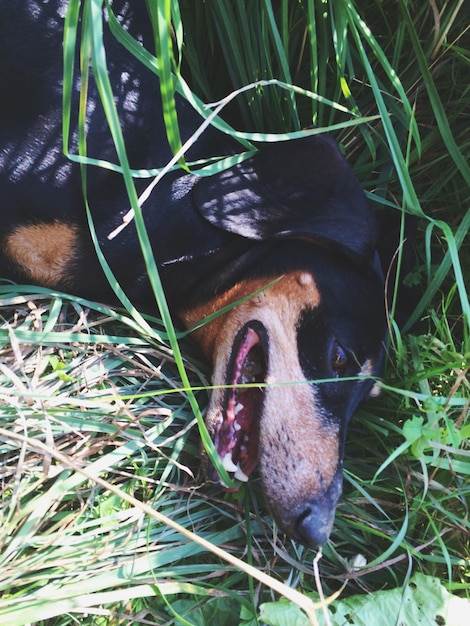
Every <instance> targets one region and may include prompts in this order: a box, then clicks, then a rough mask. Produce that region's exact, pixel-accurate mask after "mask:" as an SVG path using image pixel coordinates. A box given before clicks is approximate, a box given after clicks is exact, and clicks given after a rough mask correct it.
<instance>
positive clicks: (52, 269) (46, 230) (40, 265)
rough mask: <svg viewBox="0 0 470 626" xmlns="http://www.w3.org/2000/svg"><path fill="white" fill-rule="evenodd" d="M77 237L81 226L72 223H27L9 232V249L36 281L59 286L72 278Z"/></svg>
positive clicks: (14, 258)
mask: <svg viewBox="0 0 470 626" xmlns="http://www.w3.org/2000/svg"><path fill="white" fill-rule="evenodd" d="M77 239H78V229H77V227H75V226H73V225H70V224H64V223H63V222H52V223H50V224H45V223H41V224H27V225H25V226H18V227H17V228H16V229H15V230H14V231H13V232H12V233H11V234H10V235H9V236H8V238H7V240H6V243H5V252H6V254H7V255H8V256H9V257H10V259H11V260H12V261H14V262H15V263H16V264H17V265H18V266H19V267H20V268H21V271H22V272H24V274H25V276H27V277H28V279H30V280H31V281H32V282H34V283H37V284H40V285H43V286H45V287H58V286H60V285H64V284H67V282H68V267H69V264H70V261H71V260H72V259H73V258H74V255H75V251H76V245H77Z"/></svg>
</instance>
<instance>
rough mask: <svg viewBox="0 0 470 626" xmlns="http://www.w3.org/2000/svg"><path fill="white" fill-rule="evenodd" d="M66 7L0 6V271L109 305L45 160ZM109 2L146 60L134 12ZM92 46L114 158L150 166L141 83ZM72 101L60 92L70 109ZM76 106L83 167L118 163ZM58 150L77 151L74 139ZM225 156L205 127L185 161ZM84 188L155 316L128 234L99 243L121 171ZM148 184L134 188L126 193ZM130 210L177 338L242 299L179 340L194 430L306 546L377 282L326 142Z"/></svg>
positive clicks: (190, 127)
mask: <svg viewBox="0 0 470 626" xmlns="http://www.w3.org/2000/svg"><path fill="white" fill-rule="evenodd" d="M66 5H67V3H66V2H61V1H60V0H56V1H51V2H48V3H37V4H36V5H34V8H33V7H32V5H31V6H30V4H29V3H21V5H18V6H16V5H15V6H13V4H11V3H3V5H2V6H1V8H0V46H1V49H0V53H1V58H2V62H1V68H0V78H1V84H2V99H1V101H0V114H1V118H0V119H1V122H0V150H1V151H0V192H1V203H2V204H1V211H0V276H2V277H3V278H8V279H11V280H14V281H19V282H23V283H24V282H26V283H35V284H38V285H43V286H46V287H49V288H51V289H60V290H65V291H68V292H71V293H74V294H77V295H80V296H82V297H86V298H89V299H94V300H101V301H103V300H107V301H110V302H113V299H114V293H113V291H112V290H111V288H110V286H109V284H108V281H107V279H106V277H105V274H104V272H103V270H102V269H101V264H100V262H99V260H98V256H97V254H96V251H95V246H94V244H93V241H92V238H91V236H90V231H89V226H88V223H87V217H86V210H85V201H84V193H83V184H84V179H83V177H82V171H81V168H80V166H79V165H78V164H76V163H73V162H72V161H71V160H69V159H68V158H66V157H65V156H64V154H63V151H62V150H63V149H62V38H63V20H64V15H65V10H66ZM129 5H133V6H132V8H131V6H129ZM112 6H113V11H114V12H115V14H116V16H117V17H118V19H119V21H120V23H121V24H122V25H123V26H124V27H125V28H126V29H127V31H128V32H129V33H130V34H131V35H132V36H133V37H135V38H136V39H137V40H138V41H139V42H140V43H142V45H144V46H145V47H146V48H148V49H149V50H152V47H153V34H152V32H151V28H150V22H149V19H148V16H147V15H146V12H145V3H126V2H116V1H115V2H113V4H112ZM104 37H105V45H106V53H107V63H108V75H109V79H110V83H111V86H112V88H113V92H114V96H115V102H116V106H117V109H118V112H119V116H120V121H121V126H122V131H123V135H124V138H125V141H126V150H127V154H128V156H129V160H130V165H131V167H132V168H133V169H136V170H137V169H142V170H143V169H154V168H161V167H163V166H165V165H166V164H167V163H168V161H169V160H170V159H171V157H172V154H171V151H170V148H169V146H168V142H167V139H166V131H165V127H164V124H163V114H162V106H161V98H160V90H159V83H158V80H157V79H156V77H155V75H154V74H153V73H152V72H150V71H149V70H148V69H146V68H145V67H144V66H142V65H141V64H140V63H139V62H138V61H137V60H136V59H135V58H134V57H133V56H132V55H131V54H130V53H129V52H128V51H127V50H125V49H124V47H123V46H122V45H121V44H119V43H118V42H117V41H116V40H115V39H114V37H113V36H112V35H111V33H110V32H109V29H108V26H107V23H106V21H105V22H104ZM79 92H80V85H79V84H78V81H77V84H76V85H75V87H74V95H73V98H72V109H73V110H74V111H76V110H77V106H78V105H77V103H78V99H79ZM87 97H88V100H87V102H88V104H87V121H86V128H87V140H86V141H87V156H88V157H90V158H95V159H101V160H102V161H107V162H110V163H117V162H118V160H117V155H116V150H115V148H114V144H113V140H112V137H111V133H110V131H109V129H108V125H107V122H106V117H105V113H104V111H103V108H102V105H101V101H100V97H99V94H98V90H97V88H96V86H95V85H94V84H93V81H91V82H90V85H89V87H88V94H87ZM177 111H178V118H179V123H180V127H181V134H182V140H183V141H185V140H186V139H187V138H188V137H190V136H191V135H192V134H193V133H194V131H195V129H196V128H197V127H198V126H199V125H200V124H201V122H202V119H201V118H200V116H199V115H198V114H197V113H196V112H195V111H194V110H193V109H192V107H191V106H190V105H189V104H188V103H187V102H185V101H183V100H182V99H178V100H177ZM70 141H71V146H72V148H73V149H74V150H76V149H77V145H78V135H77V129H76V128H73V129H72V133H71V135H70ZM239 151H240V146H239V145H238V143H237V142H235V141H234V140H232V139H231V138H230V137H229V136H228V135H226V134H224V133H222V132H220V131H217V130H215V129H214V128H208V129H207V130H206V131H205V132H204V133H203V134H202V136H201V137H200V138H199V139H198V141H197V142H196V144H195V145H194V146H193V147H192V148H191V149H190V151H189V152H188V153H187V154H186V155H185V158H186V161H187V162H191V161H197V160H198V159H208V158H212V157H217V156H223V155H227V154H236V153H237V152H239ZM85 182H86V198H87V202H88V206H89V208H90V212H91V215H92V218H93V223H94V227H95V229H96V235H97V238H98V241H99V245H100V249H101V251H102V253H103V254H104V256H105V258H106V260H107V262H108V263H109V265H110V267H111V269H112V271H113V273H114V274H115V276H116V278H117V280H118V282H119V284H120V285H121V287H122V288H123V289H124V291H125V292H126V294H127V296H128V297H129V298H130V300H131V301H132V302H133V303H134V304H135V305H136V306H138V307H141V308H143V309H146V310H154V309H155V302H154V298H153V293H152V289H151V285H150V282H149V278H148V276H147V272H146V266H145V263H144V259H143V256H142V252H141V248H140V244H139V240H138V236H137V232H136V228H135V226H134V224H133V223H130V224H129V225H128V226H127V227H126V228H125V229H123V230H122V231H121V232H120V233H119V234H118V235H117V236H116V237H115V238H114V239H109V237H108V235H109V234H110V233H111V232H112V231H114V230H115V229H116V228H117V227H119V226H120V225H122V223H123V217H124V216H125V214H126V213H127V212H128V210H129V200H128V195H127V192H126V187H125V185H124V182H123V178H122V176H121V175H120V174H119V173H116V172H113V171H111V170H110V169H109V168H101V167H95V166H88V167H87V168H86V181H85ZM147 184H148V180H136V187H137V189H138V191H139V192H140V191H141V190H143V189H144V188H145V187H146V185H147ZM142 211H143V216H144V220H145V224H146V229H147V232H148V236H149V238H150V242H151V245H152V248H153V253H154V256H155V259H156V261H157V265H158V268H159V273H160V277H161V279H162V283H163V286H164V288H165V293H166V296H167V300H168V303H169V305H170V309H171V310H172V312H173V314H174V316H175V318H176V319H178V320H179V321H180V322H181V323H183V324H184V325H185V326H186V327H188V328H189V327H192V326H193V325H194V324H196V323H197V322H199V321H200V320H201V319H203V318H205V317H206V316H207V315H210V314H211V313H214V312H216V311H219V310H220V309H221V308H222V307H224V306H228V305H231V304H233V303H238V302H239V301H241V302H240V303H239V304H237V305H236V306H234V307H233V308H231V309H230V310H228V312H226V313H224V314H223V315H220V316H218V317H216V318H215V319H214V320H213V321H212V322H210V323H208V324H205V325H203V326H202V327H200V328H199V329H198V330H197V331H195V333H194V336H195V338H196V340H197V341H198V342H199V344H200V346H201V348H202V350H203V352H204V354H205V356H206V357H207V359H208V360H209V361H210V362H211V363H212V365H213V370H214V373H213V384H214V386H215V387H216V390H215V391H214V392H213V394H212V397H211V402H210V406H209V409H208V415H207V424H208V428H209V431H210V433H211V435H212V437H213V440H214V443H215V446H216V449H217V451H218V453H219V454H220V456H221V459H222V461H223V464H224V466H225V468H226V469H227V470H228V471H230V472H233V473H234V476H235V478H238V479H240V480H247V479H248V476H249V475H250V474H251V473H252V472H253V471H254V469H255V468H258V469H259V471H260V474H261V478H262V482H263V488H264V491H265V494H266V497H267V500H268V503H269V505H270V508H271V510H272V513H273V515H274V517H275V519H276V520H277V522H278V523H279V525H280V526H281V528H283V529H284V530H285V531H286V532H288V533H289V534H291V535H292V536H294V537H295V538H297V539H298V540H300V541H302V542H304V543H307V544H315V545H322V544H323V543H325V541H326V540H327V539H328V536H329V533H330V530H331V526H332V523H333V519H334V512H335V508H336V504H337V502H338V498H339V496H340V494H341V484H342V459H343V455H344V440H345V435H346V429H347V425H348V422H349V420H350V418H351V416H352V415H353V413H354V411H355V409H356V408H357V406H358V405H359V404H360V402H362V401H363V400H364V399H365V398H367V397H368V396H369V395H370V393H371V392H372V390H373V386H374V379H375V378H376V377H377V376H378V375H380V372H381V368H382V361H383V339H384V336H385V310H384V285H383V278H382V274H381V270H380V264H379V261H378V256H377V250H376V245H377V244H376V238H377V227H376V223H375V218H374V215H373V213H372V212H371V211H370V209H369V207H368V205H367V203H366V199H365V196H364V193H363V191H362V190H361V188H360V186H359V184H358V183H357V181H356V179H355V178H354V175H353V173H352V171H351V169H350V167H349V166H348V164H347V163H346V161H345V160H344V159H343V157H342V156H341V154H340V153H339V150H338V148H337V146H336V144H335V143H334V142H333V141H332V140H331V139H330V138H328V137H325V136H324V135H315V136H312V137H306V138H304V139H301V140H296V141H290V142H282V143H278V144H270V145H266V146H265V147H263V148H262V149H261V150H260V151H259V152H257V153H256V154H255V156H254V157H252V158H251V159H249V160H246V161H243V162H242V163H240V164H239V165H236V166H234V167H231V168H229V169H227V170H225V171H222V172H220V173H219V174H216V175H214V176H211V177H199V176H197V175H195V174H190V173H187V172H186V171H184V170H182V169H178V170H176V171H171V172H169V173H168V174H166V176H164V177H163V178H162V180H161V181H160V182H159V184H158V185H157V186H156V187H155V189H154V190H153V191H152V193H151V195H150V197H149V199H148V200H147V201H146V202H145V203H144V205H143V209H142ZM256 383H258V385H256ZM240 385H241V386H240ZM244 385H245V386H244ZM246 385H248V386H246ZM214 478H216V479H217V476H216V475H214Z"/></svg>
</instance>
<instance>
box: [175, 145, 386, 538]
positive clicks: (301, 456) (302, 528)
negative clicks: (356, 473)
mask: <svg viewBox="0 0 470 626" xmlns="http://www.w3.org/2000/svg"><path fill="white" fill-rule="evenodd" d="M194 197H195V202H196V204H197V206H198V208H199V210H200V211H201V213H202V214H203V215H204V217H205V218H206V219H207V220H208V221H210V222H211V223H212V224H214V225H216V226H217V227H219V228H222V229H224V230H228V231H230V232H233V233H236V234H238V235H240V236H241V237H243V238H248V239H252V240H257V241H259V245H260V246H264V247H263V253H262V254H261V255H260V254H259V253H258V254H257V256H256V262H253V263H252V264H251V266H249V267H248V268H247V267H245V269H244V271H243V272H241V273H240V275H239V279H238V280H237V281H236V282H235V283H234V284H232V285H231V286H230V288H229V289H225V290H223V291H222V293H216V294H215V296H214V297H213V298H212V299H210V300H209V301H206V302H203V303H202V304H199V306H196V307H194V308H192V309H191V310H187V311H185V312H184V313H183V314H182V318H183V320H184V321H185V323H186V324H187V325H188V326H190V325H192V324H194V323H196V322H197V321H199V320H200V319H202V318H204V317H205V316H207V315H209V314H211V313H214V312H216V311H218V310H220V309H221V308H223V307H225V306H227V305H230V304H234V303H236V304H235V306H233V308H231V309H229V310H228V311H227V312H226V313H224V314H223V315H221V316H219V317H217V318H215V319H214V320H212V321H211V322H210V323H209V324H206V325H204V326H202V327H201V328H199V330H198V331H196V333H195V336H196V339H197V340H198V341H199V342H200V344H201V346H202V348H203V350H204V351H205V353H206V355H207V356H208V358H210V359H212V362H213V367H214V371H213V385H214V387H215V390H214V391H213V394H212V398H211V402H210V406H209V410H208V414H207V425H208V428H209V431H210V433H211V435H212V437H213V440H214V443H215V447H216V449H217V451H218V453H219V455H220V457H221V459H222V462H223V465H224V467H225V468H226V469H227V470H228V471H229V472H233V474H234V477H235V478H237V479H239V480H242V481H245V480H247V479H248V476H249V475H250V474H251V472H252V471H253V470H254V469H255V467H257V468H258V469H259V472H260V474H261V478H262V483H263V488H264V491H265V494H266V498H267V501H268V503H269V506H270V509H271V511H272V513H273V516H274V518H275V519H276V520H277V522H278V524H279V526H280V527H281V528H282V529H283V530H285V531H286V532H287V533H289V534H290V535H291V536H293V537H295V538H296V539H298V540H300V541H301V542H303V543H306V544H311V545H322V544H324V543H325V542H326V541H327V539H328V536H329V534H330V531H331V527H332V524H333V520H334V514H335V508H336V505H337V502H338V499H339V497H340V495H341V490H342V462H343V454H344V440H345V436H346V430H347V425H348V422H349V420H350V418H351V416H352V414H353V413H354V411H355V409H356V408H357V406H358V404H359V403H360V402H361V401H362V400H364V399H365V398H367V397H368V396H369V395H370V394H371V393H373V389H374V378H375V377H376V376H378V375H380V372H381V367H382V361H383V340H384V336H385V311H384V293H383V279H382V276H381V272H380V270H379V269H378V262H377V258H376V251H375V245H376V244H375V237H376V225H375V218H374V215H373V214H372V212H371V211H370V209H369V207H368V205H367V203H366V200H365V196H364V193H363V191H362V189H361V188H360V186H359V184H358V183H357V181H356V179H355V177H354V175H353V173H352V171H351V169H350V167H349V165H348V164H347V163H346V161H345V160H344V159H343V157H342V156H341V154H340V153H339V150H338V148H337V146H336V144H335V143H334V142H333V141H332V140H331V139H329V138H327V137H325V136H316V137H312V138H309V139H304V140H301V141H293V142H290V143H288V144H278V145H276V146H270V147H269V148H268V149H267V150H266V151H261V152H260V153H259V154H258V155H257V156H256V157H255V158H254V159H253V160H251V161H249V162H247V163H245V164H242V165H241V166H238V167H237V168H234V169H232V170H228V171H227V172H223V173H221V174H220V175H218V176H217V177H212V178H208V179H203V180H201V181H200V182H199V183H198V184H197V185H196V188H195V193H194ZM219 291H220V290H219Z"/></svg>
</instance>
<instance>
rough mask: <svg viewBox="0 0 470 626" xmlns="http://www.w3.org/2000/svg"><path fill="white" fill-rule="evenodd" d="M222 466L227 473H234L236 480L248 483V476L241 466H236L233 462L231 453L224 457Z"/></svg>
mask: <svg viewBox="0 0 470 626" xmlns="http://www.w3.org/2000/svg"><path fill="white" fill-rule="evenodd" d="M222 465H223V466H224V468H225V469H226V470H227V472H230V473H233V477H234V478H235V479H236V480H240V481H241V482H242V483H246V482H247V481H248V476H247V475H246V474H245V472H244V471H243V470H242V468H241V467H240V465H238V464H237V465H235V463H234V462H233V460H232V454H231V452H227V454H226V455H225V456H224V458H223V460H222Z"/></svg>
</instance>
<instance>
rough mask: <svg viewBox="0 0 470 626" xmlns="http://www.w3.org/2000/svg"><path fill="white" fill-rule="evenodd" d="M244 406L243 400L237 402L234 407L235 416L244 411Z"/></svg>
mask: <svg viewBox="0 0 470 626" xmlns="http://www.w3.org/2000/svg"><path fill="white" fill-rule="evenodd" d="M243 408H244V406H243V404H242V403H241V402H239V403H238V404H237V406H236V407H235V408H234V409H233V413H234V415H235V417H236V416H237V415H238V414H239V413H240V411H242V410H243Z"/></svg>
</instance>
